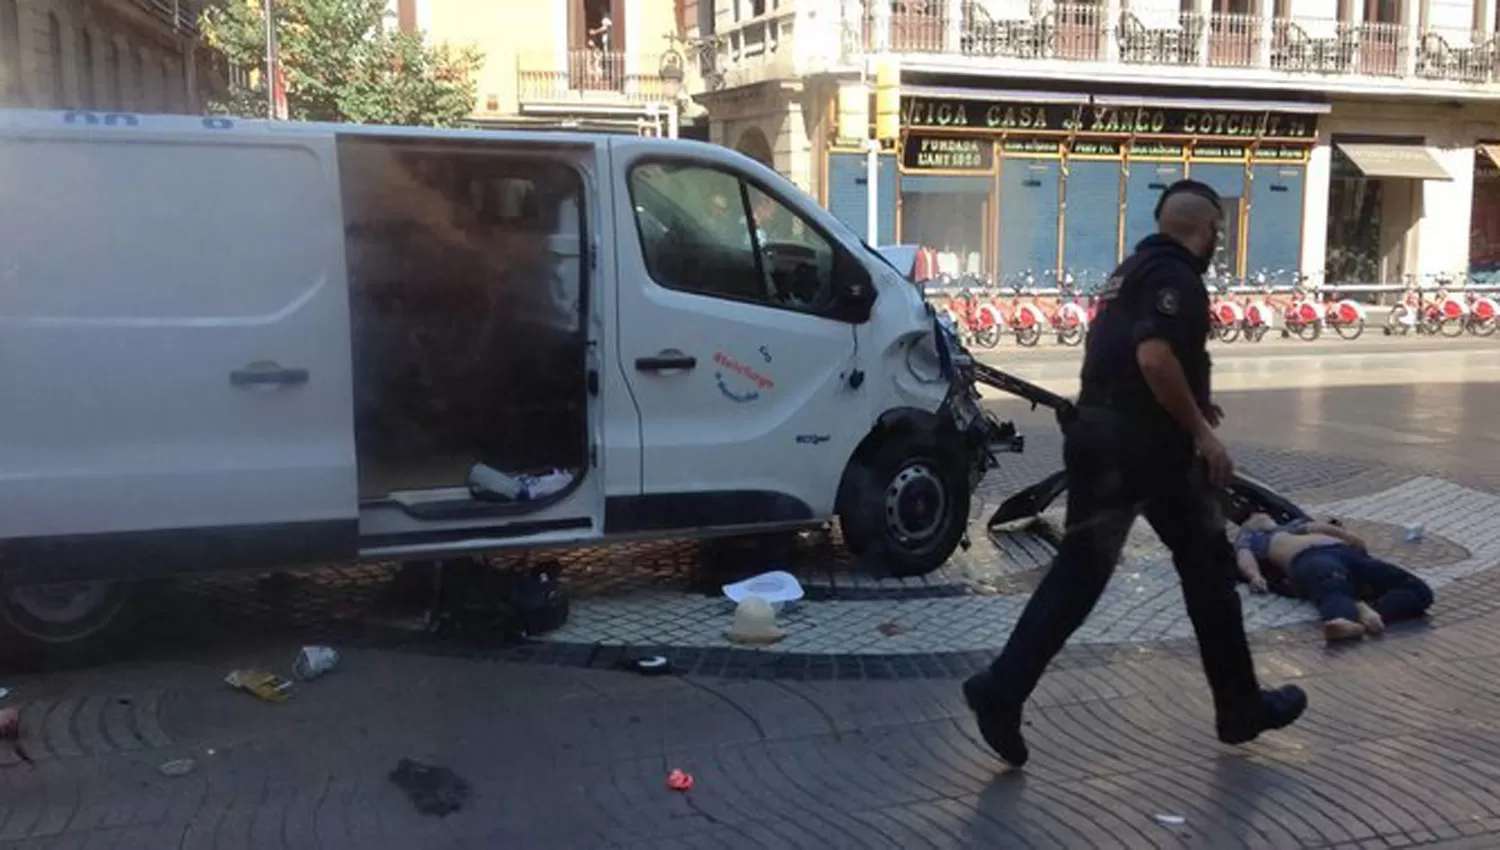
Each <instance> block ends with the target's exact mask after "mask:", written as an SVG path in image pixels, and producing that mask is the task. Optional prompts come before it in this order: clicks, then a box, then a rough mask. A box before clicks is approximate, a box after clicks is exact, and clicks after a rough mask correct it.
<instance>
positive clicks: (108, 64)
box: [103, 38, 125, 109]
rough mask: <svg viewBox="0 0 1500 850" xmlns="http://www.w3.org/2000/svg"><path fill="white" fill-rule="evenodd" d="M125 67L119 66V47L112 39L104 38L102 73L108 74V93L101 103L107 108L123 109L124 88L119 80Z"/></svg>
mask: <svg viewBox="0 0 1500 850" xmlns="http://www.w3.org/2000/svg"><path fill="white" fill-rule="evenodd" d="M124 71H125V69H124V68H123V67H121V66H120V48H119V46H118V45H116V44H115V43H114V41H113V40H111V39H108V38H106V39H105V41H104V73H105V74H107V75H108V76H109V88H108V89H107V91H108V95H107V96H106V97H105V103H104V104H103V105H104V106H105V108H107V109H123V108H124V106H125V88H124V85H123V84H122V83H121V82H120V75H121V74H122V73H124Z"/></svg>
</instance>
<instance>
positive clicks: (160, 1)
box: [135, 0, 202, 34]
mask: <svg viewBox="0 0 1500 850" xmlns="http://www.w3.org/2000/svg"><path fill="white" fill-rule="evenodd" d="M135 4H136V5H137V6H139V7H141V8H142V9H145V10H146V11H147V12H148V13H150V14H151V15H154V16H155V17H157V18H158V19H160V20H161V21H162V22H164V23H166V24H167V25H168V26H170V27H172V28H173V29H174V30H178V31H179V32H186V33H192V34H196V33H197V32H198V11H199V8H200V7H201V6H202V3H201V2H199V0H135Z"/></svg>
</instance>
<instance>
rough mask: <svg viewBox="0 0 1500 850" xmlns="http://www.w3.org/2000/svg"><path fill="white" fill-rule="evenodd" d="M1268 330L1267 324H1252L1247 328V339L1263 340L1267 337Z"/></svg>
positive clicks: (1248, 340) (1253, 340)
mask: <svg viewBox="0 0 1500 850" xmlns="http://www.w3.org/2000/svg"><path fill="white" fill-rule="evenodd" d="M1266 330H1267V329H1266V326H1265V325H1251V326H1250V327H1248V328H1245V341H1246V342H1260V341H1261V340H1263V339H1265V338H1266Z"/></svg>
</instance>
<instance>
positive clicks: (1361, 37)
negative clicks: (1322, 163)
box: [845, 0, 1500, 85]
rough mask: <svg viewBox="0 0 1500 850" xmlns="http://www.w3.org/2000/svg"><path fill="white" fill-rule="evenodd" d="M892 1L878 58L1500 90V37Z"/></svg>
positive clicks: (870, 19)
mask: <svg viewBox="0 0 1500 850" xmlns="http://www.w3.org/2000/svg"><path fill="white" fill-rule="evenodd" d="M880 2H881V0H872V2H870V3H869V4H868V5H866V7H865V9H866V10H865V12H864V14H863V19H862V20H861V21H860V22H859V24H858V26H859V27H860V28H861V29H862V36H863V49H864V50H865V51H867V52H876V51H881V50H889V51H891V52H894V53H900V54H930V55H954V56H963V57H972V58H982V59H1013V60H1022V61H1026V60H1031V61H1038V62H1043V61H1045V62H1051V63H1057V62H1062V63H1068V62H1079V63H1103V64H1120V65H1129V66H1142V65H1147V66H1175V67H1181V68H1189V67H1205V68H1223V69H1241V70H1243V71H1244V72H1246V73H1247V74H1254V73H1259V74H1261V75H1262V76H1264V75H1267V74H1270V75H1274V76H1282V75H1284V76H1287V77H1293V76H1295V77H1300V78H1303V79H1306V78H1308V77H1315V78H1322V79H1340V78H1342V79H1360V78H1363V79H1371V78H1376V79H1387V80H1392V81H1395V80H1408V81H1411V82H1413V83H1416V84H1421V83H1423V82H1425V81H1439V82H1444V83H1459V84H1473V85H1493V84H1500V36H1497V35H1496V34H1495V33H1482V32H1468V31H1462V30H1459V31H1442V30H1437V29H1427V30H1424V31H1420V32H1419V31H1417V30H1415V28H1412V27H1408V26H1405V25H1402V24H1391V23H1367V22H1360V23H1351V22H1342V21H1338V20H1332V19H1315V18H1303V17H1298V18H1262V17H1260V16H1257V15H1239V14H1209V15H1200V14H1196V13H1193V12H1182V13H1177V12H1158V13H1152V12H1150V11H1148V10H1128V9H1127V10H1122V11H1120V12H1119V14H1118V17H1116V18H1114V19H1113V20H1111V19H1110V16H1109V14H1108V12H1107V10H1106V7H1105V6H1104V5H1103V4H1095V3H1050V2H1043V0H991V2H987V3H985V4H979V3H975V2H963V3H958V2H951V3H950V2H937V0H927V2H922V0H896V2H894V3H890V4H889V5H887V6H885V7H884V8H882V7H881V6H880V5H879V4H880ZM887 2H889V0H887ZM848 24H849V22H848V21H847V20H846V24H845V25H846V27H847V26H848ZM1054 67H1055V64H1054ZM1080 70H1082V69H1080ZM1096 70H1097V69H1096Z"/></svg>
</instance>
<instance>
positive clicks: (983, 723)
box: [964, 670, 1031, 767]
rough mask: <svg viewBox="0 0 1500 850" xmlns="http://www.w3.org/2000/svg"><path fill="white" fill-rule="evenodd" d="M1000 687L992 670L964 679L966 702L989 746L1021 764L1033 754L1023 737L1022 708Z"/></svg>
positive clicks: (1015, 764) (1010, 761)
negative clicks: (1003, 694) (1001, 693)
mask: <svg viewBox="0 0 1500 850" xmlns="http://www.w3.org/2000/svg"><path fill="white" fill-rule="evenodd" d="M997 689H998V688H997V685H996V684H995V680H994V677H992V676H991V675H990V674H989V671H987V670H986V671H982V672H979V673H975V674H974V675H973V676H970V677H969V678H968V680H967V681H965V682H964V702H966V703H968V704H969V709H970V710H971V711H973V712H974V719H975V721H976V722H977V723H978V725H979V735H980V737H982V738H984V742H985V743H986V744H989V745H990V749H992V750H994V751H995V754H996V755H998V756H1000V758H1001V760H1003V761H1004V762H1005V763H1006V764H1008V765H1010V766H1011V767H1021V766H1022V765H1024V764H1026V760H1027V759H1028V758H1030V757H1031V752H1030V751H1029V750H1027V749H1026V739H1025V738H1023V737H1021V709H1020V708H1019V707H1012V706H1011V705H1010V704H1009V703H1008V702H1007V701H1005V700H1003V699H1001V698H1000V697H999V696H998V695H997V694H996V690H997Z"/></svg>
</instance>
